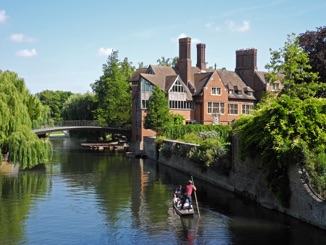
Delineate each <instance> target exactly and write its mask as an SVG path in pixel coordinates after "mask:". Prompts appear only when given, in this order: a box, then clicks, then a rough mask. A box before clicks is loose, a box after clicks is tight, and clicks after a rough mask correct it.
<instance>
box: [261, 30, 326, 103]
mask: <svg viewBox="0 0 326 245" xmlns="http://www.w3.org/2000/svg"><path fill="white" fill-rule="evenodd" d="M266 68H267V69H269V72H270V73H269V74H268V78H269V80H270V81H271V82H272V83H273V82H275V81H277V80H279V81H281V82H282V83H283V85H284V88H283V89H282V92H281V93H280V95H281V94H287V95H289V96H290V97H298V98H300V99H306V98H310V97H315V96H317V95H318V93H320V92H321V91H324V90H325V89H326V86H325V84H324V83H321V82H319V81H318V79H319V77H318V73H316V72H313V71H312V69H311V66H310V65H309V57H308V54H307V53H305V52H304V51H303V49H302V48H301V47H300V46H299V40H298V39H297V38H296V37H295V36H294V34H292V35H289V36H288V39H287V41H286V42H285V45H284V48H281V49H280V50H279V51H272V50H271V62H270V64H267V65H266Z"/></svg>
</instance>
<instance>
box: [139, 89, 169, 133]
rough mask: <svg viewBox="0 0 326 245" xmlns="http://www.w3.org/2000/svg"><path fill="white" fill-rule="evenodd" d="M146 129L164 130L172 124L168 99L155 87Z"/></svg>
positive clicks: (145, 125) (148, 108)
mask: <svg viewBox="0 0 326 245" xmlns="http://www.w3.org/2000/svg"><path fill="white" fill-rule="evenodd" d="M146 113H147V115H146V116H145V122H144V127H145V128H146V129H152V130H156V131H159V130H162V129H163V128H164V127H165V126H167V125H168V124H170V123H171V115H170V110H169V106H168V99H167V98H166V95H165V93H164V92H163V91H162V90H161V89H160V87H158V86H155V87H154V89H153V93H152V95H151V97H150V98H149V101H148V106H147V109H146Z"/></svg>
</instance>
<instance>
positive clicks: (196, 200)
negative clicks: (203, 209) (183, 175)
mask: <svg viewBox="0 0 326 245" xmlns="http://www.w3.org/2000/svg"><path fill="white" fill-rule="evenodd" d="M191 180H192V183H193V184H194V185H195V182H194V179H193V178H192V176H191ZM194 195H195V200H196V206H197V212H198V217H199V218H200V212H199V206H198V201H197V195H196V191H194Z"/></svg>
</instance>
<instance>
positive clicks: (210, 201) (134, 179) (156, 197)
mask: <svg viewBox="0 0 326 245" xmlns="http://www.w3.org/2000/svg"><path fill="white" fill-rule="evenodd" d="M51 141H52V143H53V147H54V157H53V161H52V164H49V165H47V166H46V167H43V168H39V169H35V170H33V171H18V172H17V171H9V172H8V171H7V172H5V173H3V172H0V244H9V245H10V244H33V245H38V244H40V245H45V244H48V245H52V244H55V245H57V244H62V245H65V244H67V245H74V244H78V245H83V244H85V245H86V244H119V245H123V244H142V245H145V244H239V245H240V244H241V245H247V244H248V245H249V244H250V245H255V244H257V245H258V244H259V245H261V244H264V245H269V244H273V245H274V244H276V245H281V244H299V245H301V244H302V245H307V244H309V245H313V244H326V232H325V231H323V230H321V229H318V228H315V227H313V226H310V225H308V224H306V223H303V222H301V221H298V220H296V219H294V218H291V217H289V216H286V215H284V214H281V213H279V212H276V211H271V210H267V209H265V208H262V207H260V206H258V205H256V204H255V203H254V202H252V201H250V200H248V199H245V198H241V197H239V196H236V195H235V194H233V193H230V192H228V191H225V190H222V189H220V188H217V187H213V186H211V185H209V184H207V183H205V182H203V181H200V180H199V179H196V178H195V179H194V181H195V184H196V186H197V198H198V204H199V211H200V218H199V216H198V213H197V210H196V214H195V215H194V216H193V217H187V218H181V217H179V216H178V215H177V214H176V213H175V212H174V210H173V208H172V200H171V199H172V192H173V189H174V188H175V187H176V186H177V185H178V184H184V183H186V182H187V180H188V179H189V178H190V177H189V176H187V175H185V174H183V173H181V172H178V171H176V170H174V169H171V168H169V167H166V166H164V165H162V164H158V163H156V162H154V161H152V160H149V159H146V160H142V159H136V158H128V157H126V156H125V155H124V154H118V153H115V152H102V153H99V152H90V151H88V150H86V149H83V148H81V147H80V144H79V142H78V141H76V140H72V139H69V138H52V139H51ZM193 199H194V198H193ZM325 222H326V221H325Z"/></svg>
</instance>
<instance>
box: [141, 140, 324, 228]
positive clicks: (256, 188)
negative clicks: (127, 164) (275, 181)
mask: <svg viewBox="0 0 326 245" xmlns="http://www.w3.org/2000/svg"><path fill="white" fill-rule="evenodd" d="M164 143H165V144H170V145H171V146H175V145H176V144H183V145H184V147H188V150H190V149H191V147H193V146H194V145H189V144H184V143H180V142H177V141H169V140H165V141H164ZM185 145H187V146H185ZM232 145H233V151H232V164H233V167H232V170H231V172H230V174H229V175H228V176H225V175H219V174H217V172H216V171H214V170H211V169H207V170H203V169H202V168H201V167H200V166H198V165H197V164H195V163H193V162H192V161H191V160H190V159H188V158H187V157H184V158H182V157H180V156H177V155H172V156H171V157H169V158H166V157H164V156H163V155H162V154H160V153H159V152H157V150H156V144H155V138H154V137H151V138H150V137H147V138H144V151H145V153H146V154H147V156H148V157H149V158H151V159H155V160H157V161H159V162H161V163H163V164H166V165H168V166H170V167H173V168H175V169H178V170H181V171H183V172H185V173H187V174H189V175H192V176H195V177H197V178H200V179H202V180H205V181H207V182H209V183H211V184H214V185H217V186H219V187H222V188H224V189H227V190H229V191H232V192H236V193H239V194H241V195H243V196H246V197H249V198H251V199H253V200H255V201H256V202H258V203H259V204H260V205H262V206H263V207H266V208H269V209H275V210H278V211H281V212H284V213H286V214H288V215H291V216H293V217H295V218H298V219H300V220H302V221H305V222H307V223H310V224H312V225H315V226H318V227H320V228H322V229H325V230H326V202H325V201H323V200H321V199H319V198H318V197H317V196H315V195H314V193H313V192H312V191H311V190H310V189H309V185H308V184H307V178H306V175H305V173H304V171H303V170H302V169H301V168H300V166H290V168H289V178H290V188H291V191H292V195H291V199H290V208H284V207H283V206H281V205H280V204H279V202H278V201H277V199H276V197H275V196H274V195H273V193H271V191H270V190H269V188H268V187H267V185H266V181H265V174H264V171H263V170H262V168H261V167H260V166H261V161H260V158H259V157H257V158H256V159H246V160H245V161H241V160H240V159H239V157H238V151H237V149H238V148H237V139H234V140H233V142H232ZM157 154H158V155H157Z"/></svg>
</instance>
